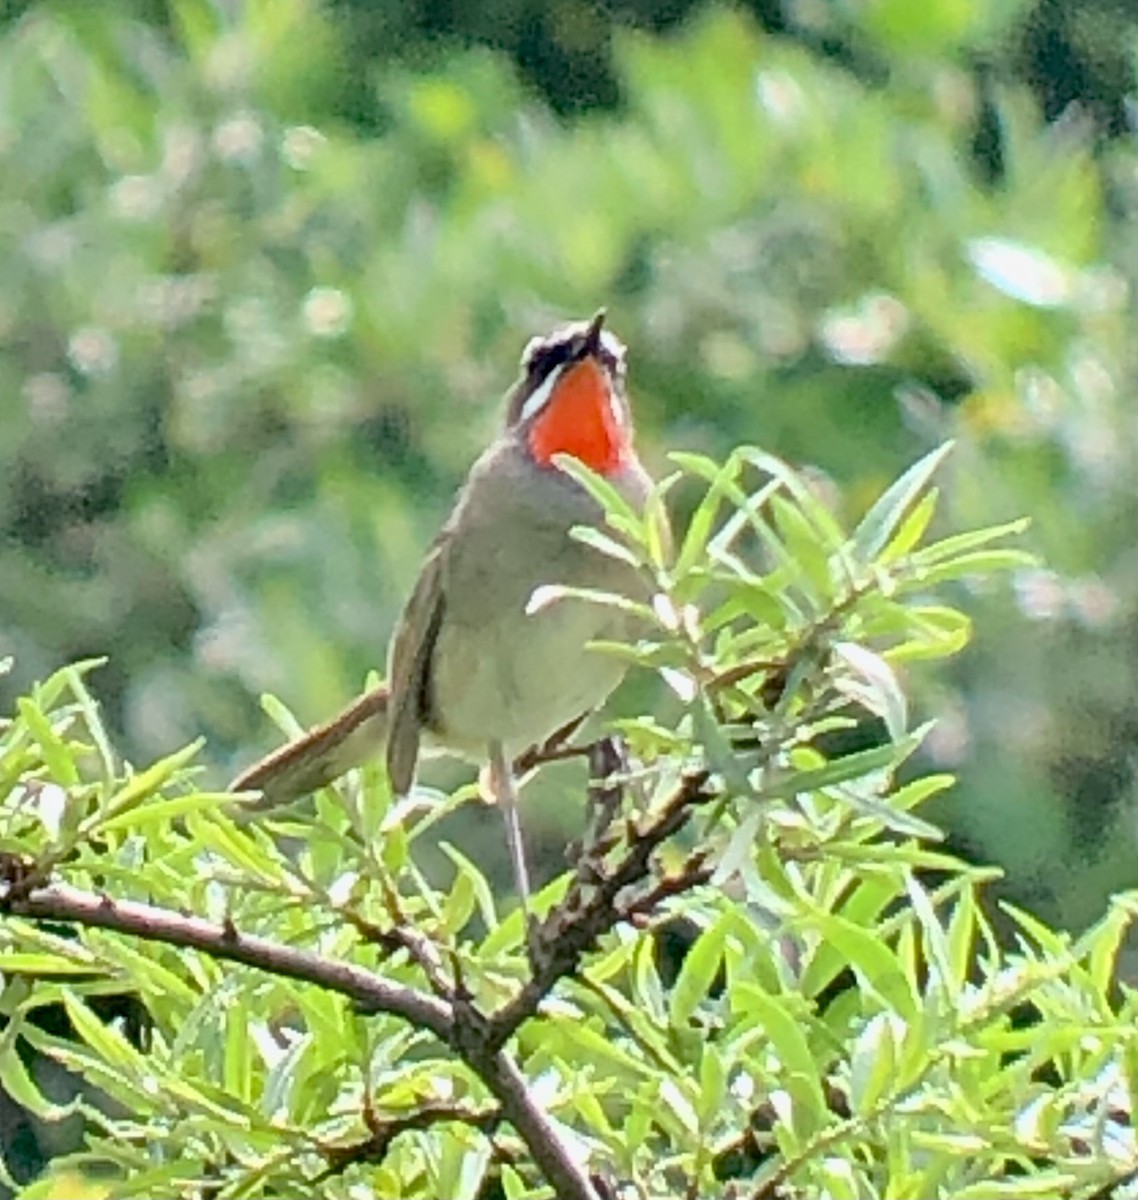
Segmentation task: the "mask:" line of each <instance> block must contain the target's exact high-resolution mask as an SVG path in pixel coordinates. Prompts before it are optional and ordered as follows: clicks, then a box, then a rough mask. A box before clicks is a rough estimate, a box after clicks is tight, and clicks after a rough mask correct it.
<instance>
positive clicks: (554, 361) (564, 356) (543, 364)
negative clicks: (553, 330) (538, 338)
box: [526, 342, 570, 380]
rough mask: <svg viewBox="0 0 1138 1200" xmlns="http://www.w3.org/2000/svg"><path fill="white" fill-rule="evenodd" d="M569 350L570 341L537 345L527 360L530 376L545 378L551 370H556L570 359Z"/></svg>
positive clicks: (538, 378)
mask: <svg viewBox="0 0 1138 1200" xmlns="http://www.w3.org/2000/svg"><path fill="white" fill-rule="evenodd" d="M569 351H570V346H569V343H568V342H553V343H552V344H550V343H546V344H545V345H543V346H535V347H534V348H533V351H532V353H531V354H530V355H529V356H528V361H527V362H526V368H527V370H528V371H529V373H530V376H531V377H532V378H533V379H535V380H540V379H545V378H546V376H547V375H549V373H550V371H554V370H556V369H557V368H558V367H559V366H561V364H562V363H564V362H568V361H569Z"/></svg>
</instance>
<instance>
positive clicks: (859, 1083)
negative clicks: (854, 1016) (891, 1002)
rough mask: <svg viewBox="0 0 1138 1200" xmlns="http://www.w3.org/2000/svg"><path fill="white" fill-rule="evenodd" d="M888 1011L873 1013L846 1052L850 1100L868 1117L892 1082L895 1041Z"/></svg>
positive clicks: (854, 1108)
mask: <svg viewBox="0 0 1138 1200" xmlns="http://www.w3.org/2000/svg"><path fill="white" fill-rule="evenodd" d="M895 1020H896V1018H895V1017H894V1016H893V1014H892V1013H884V1012H881V1013H875V1014H874V1015H873V1016H872V1017H871V1018H870V1019H869V1021H868V1022H866V1025H865V1028H864V1029H862V1031H861V1032H860V1033H859V1034H858V1035H857V1038H856V1040H855V1041H854V1045H853V1052H852V1054H851V1055H850V1103H851V1104H852V1106H853V1110H854V1112H855V1113H857V1115H858V1116H863V1117H864V1116H868V1115H869V1114H870V1113H872V1112H873V1110H874V1109H875V1108H876V1107H877V1105H878V1104H879V1103H880V1102H881V1100H882V1099H883V1098H884V1097H885V1095H886V1094H887V1092H888V1091H889V1089H890V1088H891V1087H893V1086H895V1084H896V1080H895V1075H896V1071H897V1057H898V1055H897V1043H896V1035H895V1030H894V1022H895Z"/></svg>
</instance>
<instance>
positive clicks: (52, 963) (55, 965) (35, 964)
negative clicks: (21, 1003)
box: [0, 950, 100, 979]
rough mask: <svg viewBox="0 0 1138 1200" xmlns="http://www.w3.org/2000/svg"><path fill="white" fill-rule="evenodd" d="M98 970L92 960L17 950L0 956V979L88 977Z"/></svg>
mask: <svg viewBox="0 0 1138 1200" xmlns="http://www.w3.org/2000/svg"><path fill="white" fill-rule="evenodd" d="M99 969H100V967H99V965H98V964H97V963H96V962H95V961H94V960H91V961H89V962H84V961H75V960H73V959H70V958H63V957H61V956H59V955H55V954H30V953H23V952H21V951H18V950H17V951H13V952H12V953H4V954H0V977H3V976H9V977H11V976H14V975H35V976H42V977H43V978H45V979H50V978H52V977H53V976H55V975H90V974H91V973H92V971H98V970H99Z"/></svg>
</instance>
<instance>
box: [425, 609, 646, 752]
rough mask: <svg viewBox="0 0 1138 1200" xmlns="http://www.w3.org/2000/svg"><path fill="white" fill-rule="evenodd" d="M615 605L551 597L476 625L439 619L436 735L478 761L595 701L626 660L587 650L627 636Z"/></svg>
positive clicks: (532, 740) (520, 745)
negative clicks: (489, 750) (496, 746)
mask: <svg viewBox="0 0 1138 1200" xmlns="http://www.w3.org/2000/svg"><path fill="white" fill-rule="evenodd" d="M628 633H629V630H628V629H627V621H626V619H625V618H623V617H622V616H621V614H619V613H617V612H615V611H614V610H609V609H605V608H603V607H600V606H598V605H594V604H589V603H586V602H582V601H579V600H562V601H556V602H554V603H553V604H551V605H550V606H549V607H548V608H545V609H542V610H541V611H539V612H536V613H533V614H530V615H527V614H526V613H525V612H524V611H522V610H520V609H517V608H513V607H511V608H510V609H508V610H506V611H500V612H499V613H497V614H495V616H494V617H493V618H492V619H490V620H488V621H485V622H484V623H482V624H480V625H479V626H478V627H471V626H465V627H464V626H461V625H459V624H456V623H454V622H448V621H446V620H444V622H443V626H442V628H441V629H440V631H439V639H438V642H437V644H436V648H435V654H434V677H433V708H434V713H435V715H436V717H437V720H438V726H439V728H438V729H437V730H435V731H434V732H435V740H436V741H437V742H438V743H439V744H441V745H443V746H445V747H446V748H447V749H450V750H452V751H455V752H458V753H460V754H464V755H468V756H470V757H472V758H484V757H485V754H486V747H487V745H488V744H489V743H490V742H492V741H498V742H501V743H502V744H503V745H504V747H505V748H506V751H507V753H508V754H509V755H510V756H516V755H517V754H519V753H521V752H522V751H523V750H525V749H526V748H527V747H529V746H532V745H534V744H536V743H539V742H542V741H544V740H545V739H546V738H547V737H548V736H549V735H550V734H551V733H553V732H554V731H555V730H557V729H559V728H560V727H561V726H563V725H566V724H567V723H568V722H570V721H572V720H573V719H574V718H576V717H579V716H581V715H582V714H583V713H586V712H588V711H589V710H590V709H593V708H596V707H597V706H598V705H599V704H601V703H602V702H603V701H604V699H605V698H606V697H607V696H608V694H609V693H610V692H611V691H612V690H613V688H615V687H616V685H617V684H618V683H619V682H620V679H621V676H622V675H623V673H624V670H625V664H624V663H623V662H622V661H621V660H620V659H619V658H617V657H615V656H614V655H611V654H608V653H606V652H605V651H603V650H596V649H592V648H590V647H589V645H588V643H589V642H591V641H595V640H606V639H615V640H620V639H622V638H624V637H627V636H628Z"/></svg>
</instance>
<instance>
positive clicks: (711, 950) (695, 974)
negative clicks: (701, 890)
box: [668, 917, 727, 1028]
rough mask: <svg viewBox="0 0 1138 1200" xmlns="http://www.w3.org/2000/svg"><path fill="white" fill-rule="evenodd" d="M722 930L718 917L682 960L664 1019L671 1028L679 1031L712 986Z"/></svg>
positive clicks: (719, 960)
mask: <svg viewBox="0 0 1138 1200" xmlns="http://www.w3.org/2000/svg"><path fill="white" fill-rule="evenodd" d="M726 931H727V923H726V922H725V920H724V918H723V917H720V919H719V920H718V921H716V922H715V924H714V925H712V926H711V928H710V929H705V930H704V931H703V933H701V934H700V935H699V937H697V938H696V940H695V942H694V944H693V945H692V946H691V948H690V949H689V950H688V952H687V955H686V956H685V957H684V961H683V965H682V966H681V967H680V973H679V974H678V975H677V976H676V982H675V984H674V986H673V987H672V995H671V1001H670V1004H669V1010H668V1018H669V1020H670V1021H671V1023H672V1025H673V1026H674V1027H676V1028H682V1027H684V1026H686V1025H687V1024H688V1022H689V1021H690V1020H691V1019H692V1016H693V1015H694V1013H695V1010H696V1009H697V1008H698V1007H699V1005H700V1004H702V1003H703V1001H704V1000H705V999H706V997H707V994H708V992H709V991H710V990H711V988H712V985H713V984H714V983H715V977H716V974H717V973H718V971H719V968H720V965H721V964H722V962H723V942H724V938H725V936H726Z"/></svg>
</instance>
